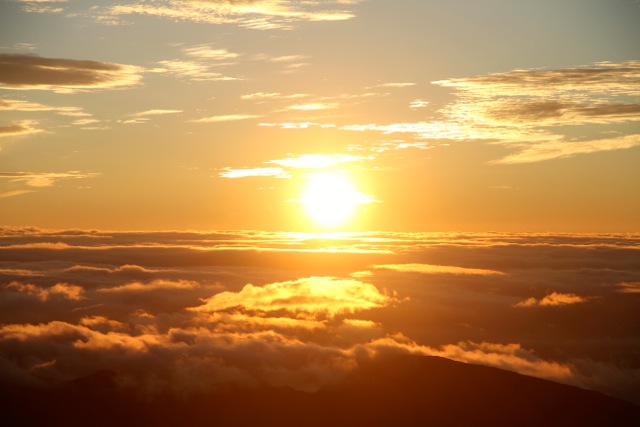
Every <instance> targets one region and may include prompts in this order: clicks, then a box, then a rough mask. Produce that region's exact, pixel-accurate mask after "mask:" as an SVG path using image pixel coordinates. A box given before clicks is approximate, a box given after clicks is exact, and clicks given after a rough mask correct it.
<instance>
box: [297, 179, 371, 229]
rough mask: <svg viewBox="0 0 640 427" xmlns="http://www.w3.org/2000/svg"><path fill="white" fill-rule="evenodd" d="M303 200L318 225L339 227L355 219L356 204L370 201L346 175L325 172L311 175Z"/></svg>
mask: <svg viewBox="0 0 640 427" xmlns="http://www.w3.org/2000/svg"><path fill="white" fill-rule="evenodd" d="M301 202H302V204H303V206H304V208H305V210H306V212H307V215H309V217H310V218H311V219H312V220H313V222H315V223H316V224H317V225H319V226H322V227H336V226H340V225H343V224H344V223H346V222H347V221H348V220H349V219H351V217H352V216H353V215H354V213H355V210H356V207H357V206H358V205H359V204H362V203H368V202H369V200H368V197H367V196H365V195H364V194H362V193H360V192H358V191H357V190H356V189H355V188H354V186H353V184H352V183H351V181H350V180H349V179H348V178H347V177H346V176H344V175H343V174H341V173H339V172H321V173H316V174H313V175H311V176H310V180H309V182H308V183H307V185H306V187H305V189H304V192H303V194H302V199H301Z"/></svg>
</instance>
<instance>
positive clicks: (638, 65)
mask: <svg viewBox="0 0 640 427" xmlns="http://www.w3.org/2000/svg"><path fill="white" fill-rule="evenodd" d="M433 83H434V84H436V85H439V86H443V87H449V88H453V89H454V90H455V95H456V97H457V99H456V101H455V102H454V103H453V104H451V105H449V106H447V107H446V108H445V109H444V110H443V111H442V112H443V113H444V114H445V115H446V116H447V117H448V119H449V120H451V121H452V122H453V123H465V124H466V125H467V126H468V127H470V128H472V129H473V128H478V129H485V130H488V133H489V134H490V133H491V131H494V132H495V140H496V142H497V143H501V144H509V145H511V146H514V147H516V148H517V149H518V151H516V153H514V154H511V155H508V156H507V157H505V158H503V159H499V160H497V161H495V162H494V163H526V162H537V161H543V160H549V159H554V158H563V157H570V156H574V155H577V154H586V153H595V152H600V151H611V150H621V149H627V148H631V147H634V146H636V145H638V143H637V135H623V136H621V137H620V138H615V139H603V138H601V137H600V138H598V137H597V136H596V137H592V138H591V139H583V140H573V139H569V138H567V137H565V136H563V135H562V134H560V133H554V130H555V128H556V127H558V126H572V125H595V124H600V125H614V124H620V123H626V122H632V121H640V104H639V103H637V101H635V98H637V96H638V95H640V89H639V87H640V61H629V62H623V63H611V62H601V63H596V64H593V65H589V66H582V67H571V68H564V69H555V70H544V69H534V70H514V71H510V72H505V73H494V74H489V75H486V76H479V77H469V78H457V79H448V80H439V81H435V82H433ZM540 129H543V132H540ZM509 134H510V135H511V136H510V137H507V136H508V135H509Z"/></svg>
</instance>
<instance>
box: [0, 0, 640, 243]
mask: <svg viewBox="0 0 640 427" xmlns="http://www.w3.org/2000/svg"><path fill="white" fill-rule="evenodd" d="M0 16H1V18H0V20H1V25H0V110H1V112H0V114H1V115H0V207H1V209H0V223H1V224H3V225H5V226H16V227H23V226H32V227H40V228H49V229H69V228H79V229H98V230H269V231H299V232H316V231H325V232H330V231H336V230H339V231H366V230H382V231H440V232H448V231H473V232H484V231H500V232H567V233H574V232H605V233H610V232H615V233H625V232H636V231H638V218H640V189H639V188H640V186H639V185H638V183H639V182H640V169H639V168H638V167H637V165H638V164H639V162H640V148H639V146H640V127H639V124H638V121H639V120H640V102H639V95H640V53H639V51H638V43H637V41H638V40H640V28H639V27H638V25H637V22H639V21H640V4H639V3H638V1H634V0H611V1H606V2H604V1H598V0H561V1H558V0H554V1H550V0H539V1H535V2H534V1H524V0H519V1H512V0H487V1H483V2H479V1H475V0H455V1H435V0H403V1H402V2H393V1H385V0H362V1H358V0H332V1H330V0H327V1H291V0H271V1H268V0H264V1H260V0H256V1H250V0H247V1H222V0H220V1H214V0H210V1H188V0H185V1H176V0H158V1H139V2H135V1H127V0H123V1H117V2H115V1H114V2H112V1H90V0H87V1H73V0H69V1H49V0H39V1H23V0H3V1H0Z"/></svg>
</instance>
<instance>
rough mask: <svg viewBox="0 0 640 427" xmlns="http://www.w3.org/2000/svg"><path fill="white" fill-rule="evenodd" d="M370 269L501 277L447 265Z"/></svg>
mask: <svg viewBox="0 0 640 427" xmlns="http://www.w3.org/2000/svg"><path fill="white" fill-rule="evenodd" d="M371 267H372V268H375V269H379V270H391V271H398V272H401V273H420V274H464V275H480V276H495V275H498V276H499V275H503V274H504V273H503V272H501V271H495V270H484V269H481V268H466V267H454V266H448V265H432V264H382V265H372V266H371Z"/></svg>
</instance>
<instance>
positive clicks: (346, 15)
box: [104, 0, 358, 30]
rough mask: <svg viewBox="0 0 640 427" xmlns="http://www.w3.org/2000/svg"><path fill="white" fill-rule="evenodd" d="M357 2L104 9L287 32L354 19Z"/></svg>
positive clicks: (214, 0) (157, 1) (188, 2)
mask: <svg viewBox="0 0 640 427" xmlns="http://www.w3.org/2000/svg"><path fill="white" fill-rule="evenodd" d="M355 3H358V1H357V0H351V1H344V0H324V1H315V2H304V3H299V2H294V1H291V0H255V1H234V0H206V1H203V0H154V1H150V2H144V3H134V4H121V5H116V6H113V7H110V8H108V9H106V10H105V12H104V13H105V14H107V15H110V16H114V17H118V16H126V15H150V16H156V17H160V18H166V19H172V20H181V21H192V22H202V23H208V24H236V25H239V26H241V27H245V28H252V29H259V30H268V29H287V28H291V26H292V25H293V24H294V23H295V22H299V21H341V20H348V19H351V18H353V17H354V14H353V12H352V7H351V6H353V5H354V4H355Z"/></svg>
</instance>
